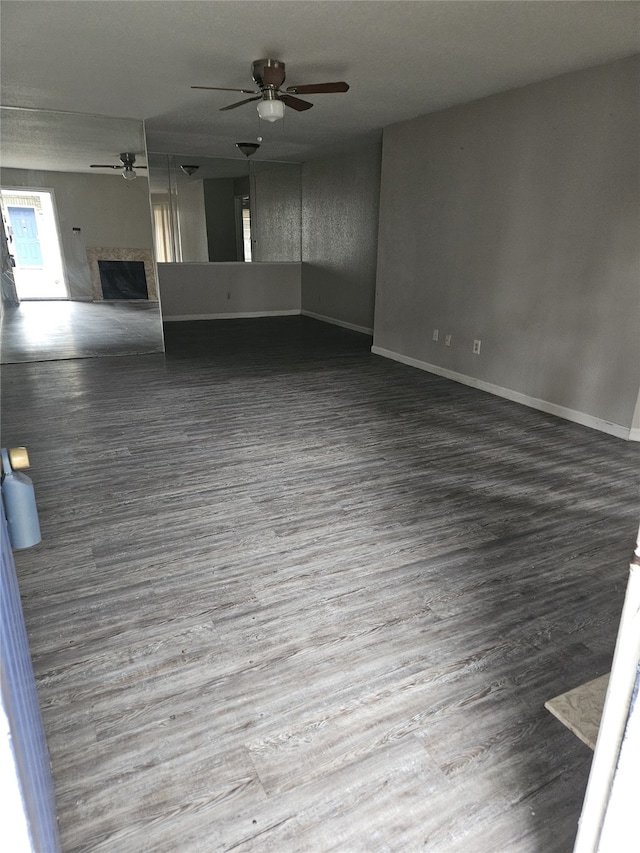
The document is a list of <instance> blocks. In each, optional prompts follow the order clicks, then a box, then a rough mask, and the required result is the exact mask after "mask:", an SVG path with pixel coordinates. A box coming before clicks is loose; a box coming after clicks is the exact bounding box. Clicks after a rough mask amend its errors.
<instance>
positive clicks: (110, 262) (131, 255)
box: [87, 246, 158, 302]
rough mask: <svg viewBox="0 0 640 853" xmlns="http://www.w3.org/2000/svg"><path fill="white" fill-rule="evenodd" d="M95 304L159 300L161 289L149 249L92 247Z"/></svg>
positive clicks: (88, 253) (92, 283)
mask: <svg viewBox="0 0 640 853" xmlns="http://www.w3.org/2000/svg"><path fill="white" fill-rule="evenodd" d="M87 260H88V262H89V269H90V271H91V287H92V289H93V300H94V302H103V301H105V300H114V299H120V300H128V301H136V300H145V301H150V302H157V301H158V289H157V285H156V277H155V271H154V266H153V256H152V254H151V251H150V250H149V249H112V248H104V247H96V246H93V247H88V248H87Z"/></svg>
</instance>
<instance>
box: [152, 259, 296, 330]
mask: <svg viewBox="0 0 640 853" xmlns="http://www.w3.org/2000/svg"><path fill="white" fill-rule="evenodd" d="M158 281H159V283H160V304H161V305H162V317H163V319H164V320H190V319H193V320H195V319H197V318H201V319H206V318H222V317H254V316H255V317H264V316H269V315H270V314H299V313H300V264H299V263H297V264H293V263H291V264H289V263H284V264H259V263H258V264H245V263H242V262H240V263H226V264H225V263H223V264H216V263H210V264H158Z"/></svg>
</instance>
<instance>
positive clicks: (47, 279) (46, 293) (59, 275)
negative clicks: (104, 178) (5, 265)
mask: <svg viewBox="0 0 640 853" xmlns="http://www.w3.org/2000/svg"><path fill="white" fill-rule="evenodd" d="M0 207H1V208H2V218H3V221H4V227H5V231H6V235H7V242H8V248H9V254H10V256H11V258H12V261H11V263H12V265H13V277H14V280H15V284H16V291H17V293H18V298H19V299H20V300H27V299H68V298H69V293H68V290H67V286H66V282H65V278H64V263H63V260H62V249H61V246H60V235H59V233H58V224H57V217H56V212H55V202H54V198H53V191H52V190H41V189H38V190H35V189H24V188H22V189H18V188H11V187H3V188H2V189H1V190H0Z"/></svg>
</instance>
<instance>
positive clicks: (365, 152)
mask: <svg viewBox="0 0 640 853" xmlns="http://www.w3.org/2000/svg"><path fill="white" fill-rule="evenodd" d="M380 158H381V149H380V146H379V145H371V146H367V147H364V148H359V149H357V150H355V151H351V152H349V153H346V154H341V155H336V156H333V157H327V158H323V159H320V160H310V161H308V162H307V163H304V164H303V167H302V260H303V266H302V309H303V311H308V312H311V313H314V314H319V315H322V316H325V317H328V318H331V319H334V320H340V321H343V322H344V323H347V324H351V325H355V326H359V327H362V328H366V329H372V328H373V314H374V303H375V281H376V244H377V233H378V204H379V194H380Z"/></svg>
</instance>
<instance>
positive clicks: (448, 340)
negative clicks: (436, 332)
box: [444, 335, 451, 347]
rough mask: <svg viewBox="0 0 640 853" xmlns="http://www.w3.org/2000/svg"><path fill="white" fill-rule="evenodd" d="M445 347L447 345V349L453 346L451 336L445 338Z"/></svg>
mask: <svg viewBox="0 0 640 853" xmlns="http://www.w3.org/2000/svg"><path fill="white" fill-rule="evenodd" d="M444 345H445V346H446V347H450V346H451V335H445V336H444Z"/></svg>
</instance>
